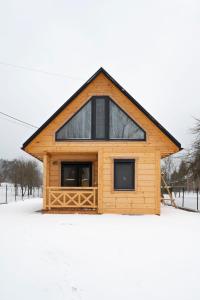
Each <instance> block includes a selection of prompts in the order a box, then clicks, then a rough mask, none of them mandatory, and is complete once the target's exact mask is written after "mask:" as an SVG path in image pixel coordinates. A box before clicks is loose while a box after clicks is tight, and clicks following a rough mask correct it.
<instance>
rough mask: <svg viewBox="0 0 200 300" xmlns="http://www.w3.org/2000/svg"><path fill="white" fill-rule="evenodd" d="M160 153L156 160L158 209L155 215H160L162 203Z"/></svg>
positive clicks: (156, 208)
mask: <svg viewBox="0 0 200 300" xmlns="http://www.w3.org/2000/svg"><path fill="white" fill-rule="evenodd" d="M160 159H161V155H160V151H156V153H155V160H156V176H157V178H156V207H155V210H156V211H155V213H156V214H157V215H160V202H161V171H160Z"/></svg>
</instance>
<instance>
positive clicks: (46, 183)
mask: <svg viewBox="0 0 200 300" xmlns="http://www.w3.org/2000/svg"><path fill="white" fill-rule="evenodd" d="M49 170H50V168H49V154H48V153H47V152H46V153H45V154H44V156H43V209H44V210H45V209H47V207H48V196H49V195H48V191H47V187H48V186H49Z"/></svg>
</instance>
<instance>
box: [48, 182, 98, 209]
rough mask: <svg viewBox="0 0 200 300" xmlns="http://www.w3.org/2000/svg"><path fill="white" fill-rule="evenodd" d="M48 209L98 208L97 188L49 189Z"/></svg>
mask: <svg viewBox="0 0 200 300" xmlns="http://www.w3.org/2000/svg"><path fill="white" fill-rule="evenodd" d="M47 195H48V201H47V204H48V208H49V209H51V208H96V207H97V197H96V195H97V188H96V187H92V188H85V187H83V188H60V187H49V188H47Z"/></svg>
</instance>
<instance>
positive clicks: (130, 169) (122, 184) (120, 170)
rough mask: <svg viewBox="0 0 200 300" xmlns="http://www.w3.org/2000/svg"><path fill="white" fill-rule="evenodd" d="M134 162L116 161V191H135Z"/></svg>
mask: <svg viewBox="0 0 200 300" xmlns="http://www.w3.org/2000/svg"><path fill="white" fill-rule="evenodd" d="M134 173H135V162H134V160H115V161H114V188H115V190H133V189H134V177H135V176H134Z"/></svg>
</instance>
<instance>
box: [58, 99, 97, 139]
mask: <svg viewBox="0 0 200 300" xmlns="http://www.w3.org/2000/svg"><path fill="white" fill-rule="evenodd" d="M56 139H57V140H68V139H79V140H81V139H91V101H90V102H88V103H87V104H86V105H84V107H83V108H81V110H80V111H79V112H78V113H76V114H75V115H74V116H73V117H72V118H71V119H70V120H69V121H68V122H67V123H66V124H65V125H64V126H63V127H61V128H60V129H59V130H58V131H57V133H56Z"/></svg>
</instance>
